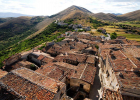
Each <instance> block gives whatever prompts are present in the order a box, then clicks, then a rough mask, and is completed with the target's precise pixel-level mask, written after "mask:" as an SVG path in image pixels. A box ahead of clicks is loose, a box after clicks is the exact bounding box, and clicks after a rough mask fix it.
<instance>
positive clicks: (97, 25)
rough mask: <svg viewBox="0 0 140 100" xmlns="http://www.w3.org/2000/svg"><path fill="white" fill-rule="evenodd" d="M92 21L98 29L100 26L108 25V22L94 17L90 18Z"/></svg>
mask: <svg viewBox="0 0 140 100" xmlns="http://www.w3.org/2000/svg"><path fill="white" fill-rule="evenodd" d="M90 23H92V24H93V27H94V28H95V29H97V28H98V27H101V26H104V25H108V23H105V22H101V21H99V20H97V19H93V18H90Z"/></svg>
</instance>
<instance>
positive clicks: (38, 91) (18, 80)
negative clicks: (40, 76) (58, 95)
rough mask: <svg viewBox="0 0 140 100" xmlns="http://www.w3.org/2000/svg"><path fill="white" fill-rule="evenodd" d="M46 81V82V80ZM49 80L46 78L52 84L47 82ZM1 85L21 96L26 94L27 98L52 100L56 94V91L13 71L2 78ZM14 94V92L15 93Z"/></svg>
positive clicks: (28, 99) (31, 99)
mask: <svg viewBox="0 0 140 100" xmlns="http://www.w3.org/2000/svg"><path fill="white" fill-rule="evenodd" d="M45 81H46V82H45ZM47 81H48V80H44V82H45V83H47V86H48V84H50V85H52V83H50V81H49V83H48V82H47ZM0 86H1V87H2V88H4V89H7V91H9V92H11V93H12V94H13V93H15V94H16V95H17V94H18V95H19V96H23V97H24V96H25V98H26V99H27V100H33V99H38V100H52V99H53V98H54V96H55V93H54V92H52V91H50V90H48V88H47V89H46V88H45V87H42V86H40V85H39V84H36V83H34V82H32V81H30V80H28V79H26V78H24V77H21V76H20V75H17V74H15V73H13V72H10V73H8V74H7V75H6V76H5V77H3V78H2V79H1V80H0ZM13 95H14V94H13Z"/></svg>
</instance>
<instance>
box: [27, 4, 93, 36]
mask: <svg viewBox="0 0 140 100" xmlns="http://www.w3.org/2000/svg"><path fill="white" fill-rule="evenodd" d="M91 14H92V12H90V11H89V10H87V9H85V8H83V7H78V6H75V5H73V6H71V7H68V8H67V9H65V10H63V11H61V12H59V13H57V14H54V15H52V16H48V17H46V18H45V19H44V20H43V21H42V22H40V23H38V24H37V25H36V29H38V30H39V31H37V32H35V33H34V34H32V35H30V36H28V38H31V37H33V36H35V35H37V34H39V33H40V32H42V31H43V30H44V29H45V28H46V27H47V26H48V25H49V24H50V23H52V22H53V21H55V20H58V19H59V20H66V19H84V20H83V22H82V21H80V22H82V24H85V22H86V21H85V19H86V18H89V16H91ZM76 22H77V21H76ZM78 22H79V21H78ZM28 38H27V39H28Z"/></svg>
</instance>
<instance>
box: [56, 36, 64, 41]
mask: <svg viewBox="0 0 140 100" xmlns="http://www.w3.org/2000/svg"><path fill="white" fill-rule="evenodd" d="M64 39H65V37H62V38H58V39H57V41H56V42H60V41H62V40H64Z"/></svg>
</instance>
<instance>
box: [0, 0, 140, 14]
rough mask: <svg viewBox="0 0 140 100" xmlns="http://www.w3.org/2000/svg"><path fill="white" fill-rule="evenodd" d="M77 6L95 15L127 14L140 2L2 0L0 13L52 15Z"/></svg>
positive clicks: (137, 0) (120, 0)
mask: <svg viewBox="0 0 140 100" xmlns="http://www.w3.org/2000/svg"><path fill="white" fill-rule="evenodd" d="M72 5H77V6H81V7H84V8H86V9H88V10H90V11H92V12H93V13H97V12H105V13H126V12H130V11H134V10H138V9H139V5H140V2H139V0H0V12H14V13H23V14H30V15H52V14H56V13H58V12H60V11H62V10H64V9H66V8H67V7H70V6H72Z"/></svg>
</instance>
